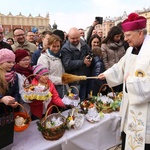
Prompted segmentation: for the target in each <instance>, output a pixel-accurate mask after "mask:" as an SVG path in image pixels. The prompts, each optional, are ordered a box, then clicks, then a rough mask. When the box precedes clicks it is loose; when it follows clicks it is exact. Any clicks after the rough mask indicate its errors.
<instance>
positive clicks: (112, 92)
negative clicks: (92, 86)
mask: <svg viewBox="0 0 150 150" xmlns="http://www.w3.org/2000/svg"><path fill="white" fill-rule="evenodd" d="M105 86H108V87H109V88H110V89H111V91H112V93H113V97H114V98H115V97H116V96H115V93H114V90H113V88H112V87H110V86H109V85H108V84H103V85H102V86H101V87H100V89H99V92H98V93H99V94H100V93H101V91H102V89H103V87H105Z"/></svg>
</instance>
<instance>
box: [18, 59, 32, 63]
mask: <svg viewBox="0 0 150 150" xmlns="http://www.w3.org/2000/svg"><path fill="white" fill-rule="evenodd" d="M20 61H22V62H29V61H30V59H22V60H20Z"/></svg>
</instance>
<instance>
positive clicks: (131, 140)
mask: <svg viewBox="0 0 150 150" xmlns="http://www.w3.org/2000/svg"><path fill="white" fill-rule="evenodd" d="M145 28H146V18H145V17H142V16H139V15H138V14H136V13H131V14H130V15H129V16H128V18H127V19H126V20H125V21H123V23H122V29H123V31H124V37H125V41H127V42H128V44H129V46H130V47H129V48H128V49H127V51H126V54H125V55H124V56H123V57H122V58H121V59H120V61H119V62H118V63H117V64H115V65H114V66H112V67H111V68H110V69H108V70H107V71H105V72H104V73H102V74H100V75H99V78H100V79H105V78H106V80H107V82H108V84H109V86H111V87H113V86H116V85H119V84H121V83H123V84H124V88H123V99H122V103H121V108H120V110H121V111H120V114H121V117H122V121H121V131H123V133H122V149H124V148H125V150H130V149H136V150H144V149H145V150H149V149H150V52H149V48H150V37H149V36H148V35H146V29H145ZM140 74H142V75H140Z"/></svg>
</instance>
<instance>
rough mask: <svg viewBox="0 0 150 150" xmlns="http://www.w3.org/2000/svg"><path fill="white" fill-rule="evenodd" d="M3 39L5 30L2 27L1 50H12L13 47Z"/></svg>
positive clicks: (0, 34) (0, 28)
mask: <svg viewBox="0 0 150 150" xmlns="http://www.w3.org/2000/svg"><path fill="white" fill-rule="evenodd" d="M3 38H4V30H3V28H2V27H0V49H2V48H7V49H10V50H12V48H11V46H10V45H9V44H8V43H6V42H4V41H3Z"/></svg>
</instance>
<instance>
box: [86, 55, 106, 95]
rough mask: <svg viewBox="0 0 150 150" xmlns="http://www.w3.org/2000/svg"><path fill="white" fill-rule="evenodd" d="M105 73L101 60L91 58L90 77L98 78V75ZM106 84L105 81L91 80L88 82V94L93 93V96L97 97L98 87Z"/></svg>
mask: <svg viewBox="0 0 150 150" xmlns="http://www.w3.org/2000/svg"><path fill="white" fill-rule="evenodd" d="M104 71H105V67H104V63H103V60H102V59H101V58H100V57H99V56H95V57H94V58H93V61H92V64H91V71H90V76H91V77H92V76H98V75H99V74H100V73H103V72H104ZM104 83H106V81H105V80H99V79H92V80H89V82H88V94H90V91H91V90H92V91H93V95H94V96H97V94H98V92H99V89H100V87H101V86H102V85H103V84H104Z"/></svg>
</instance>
